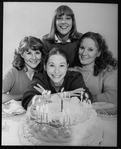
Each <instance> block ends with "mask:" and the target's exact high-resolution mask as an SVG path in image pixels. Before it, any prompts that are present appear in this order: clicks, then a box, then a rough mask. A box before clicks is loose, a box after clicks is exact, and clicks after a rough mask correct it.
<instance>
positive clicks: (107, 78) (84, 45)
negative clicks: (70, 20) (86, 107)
mask: <svg viewBox="0 0 121 149" xmlns="http://www.w3.org/2000/svg"><path fill="white" fill-rule="evenodd" d="M75 61H76V65H77V66H76V67H74V69H70V70H75V71H79V72H81V74H82V75H83V78H84V81H85V84H86V86H87V87H88V88H89V90H90V92H91V93H92V95H93V102H109V103H113V104H115V105H117V60H116V59H115V58H113V56H112V53H111V51H109V50H108V46H107V44H106V41H105V39H104V38H103V37H102V36H101V35H100V34H99V33H94V32H87V33H85V34H83V35H82V37H81V39H80V45H79V49H78V51H77V53H76V57H75Z"/></svg>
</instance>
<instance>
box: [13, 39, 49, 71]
mask: <svg viewBox="0 0 121 149" xmlns="http://www.w3.org/2000/svg"><path fill="white" fill-rule="evenodd" d="M29 49H31V50H33V51H36V50H39V51H40V52H41V54H42V59H41V62H40V64H38V66H37V67H36V68H35V70H37V71H41V70H42V69H43V58H44V56H45V54H46V53H45V51H44V45H43V43H42V41H41V40H40V39H38V38H36V37H32V36H29V37H24V38H23V39H22V40H21V41H20V43H19V47H18V49H15V51H14V59H13V62H12V65H13V67H15V68H16V69H17V70H22V69H23V68H24V67H25V61H24V58H23V57H22V56H21V55H22V54H23V53H24V52H25V51H28V50H29Z"/></svg>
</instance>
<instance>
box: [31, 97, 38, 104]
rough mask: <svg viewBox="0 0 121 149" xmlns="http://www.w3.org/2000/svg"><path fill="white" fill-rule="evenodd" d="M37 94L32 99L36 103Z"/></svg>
mask: <svg viewBox="0 0 121 149" xmlns="http://www.w3.org/2000/svg"><path fill="white" fill-rule="evenodd" d="M36 96H37V95H35V96H34V97H33V99H32V104H34V103H35V99H36Z"/></svg>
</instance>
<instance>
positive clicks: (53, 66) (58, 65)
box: [45, 54, 68, 86]
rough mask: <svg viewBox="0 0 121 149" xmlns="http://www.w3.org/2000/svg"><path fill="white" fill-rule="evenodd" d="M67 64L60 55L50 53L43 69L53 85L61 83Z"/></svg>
mask: <svg viewBox="0 0 121 149" xmlns="http://www.w3.org/2000/svg"><path fill="white" fill-rule="evenodd" d="M67 68H68V64H67V62H66V59H65V57H63V56H62V55H57V54H56V55H52V56H50V57H49V59H48V62H47V65H46V67H45V70H46V71H47V74H48V76H49V77H50V79H51V81H52V83H53V84H54V85H55V86H60V85H61V84H62V83H63V80H64V77H65V75H66V72H67Z"/></svg>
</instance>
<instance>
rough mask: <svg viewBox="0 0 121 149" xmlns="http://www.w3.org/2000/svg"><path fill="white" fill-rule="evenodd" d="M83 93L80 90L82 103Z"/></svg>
mask: <svg viewBox="0 0 121 149" xmlns="http://www.w3.org/2000/svg"><path fill="white" fill-rule="evenodd" d="M83 94H84V92H83V91H82V92H81V103H82V100H83Z"/></svg>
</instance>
